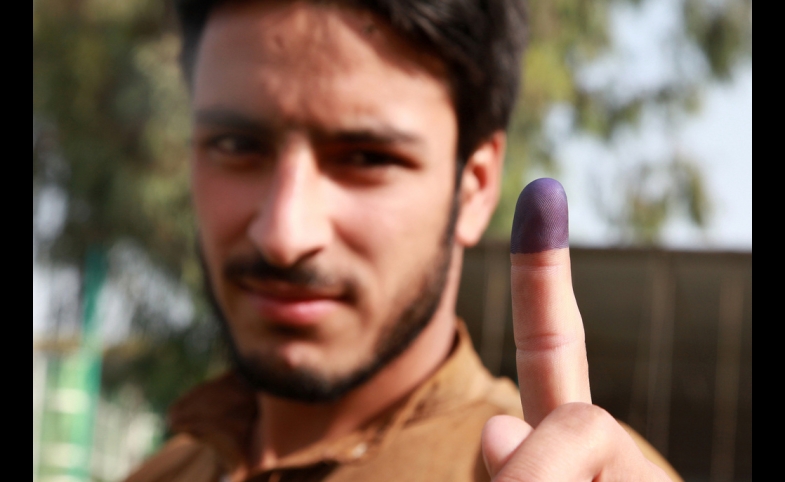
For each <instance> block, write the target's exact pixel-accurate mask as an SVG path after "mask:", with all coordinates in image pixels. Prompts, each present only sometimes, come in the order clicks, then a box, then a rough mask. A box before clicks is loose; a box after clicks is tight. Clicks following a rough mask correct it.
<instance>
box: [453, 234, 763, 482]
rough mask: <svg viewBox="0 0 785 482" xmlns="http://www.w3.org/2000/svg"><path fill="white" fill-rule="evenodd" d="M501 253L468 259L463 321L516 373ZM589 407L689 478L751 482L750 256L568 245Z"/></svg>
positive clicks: (496, 368)
mask: <svg viewBox="0 0 785 482" xmlns="http://www.w3.org/2000/svg"><path fill="white" fill-rule="evenodd" d="M508 252H509V251H508V247H507V245H506V244H503V243H484V244H482V245H481V246H479V247H477V248H474V249H472V250H469V251H468V252H467V253H466V258H465V264H464V270H463V271H464V274H463V279H462V283H461V292H460V295H459V298H458V300H459V301H458V314H459V315H460V316H461V317H463V318H464V319H465V320H466V322H467V324H468V326H469V331H470V332H471V334H472V339H473V340H474V342H475V345H476V347H477V350H478V351H479V353H480V355H481V357H482V359H483V361H484V363H485V364H486V366H487V367H488V368H489V369H490V370H491V371H492V372H493V373H496V374H501V375H505V376H508V377H510V378H512V379H513V380H514V379H515V377H516V371H515V347H514V344H513V337H512V317H511V311H510V282H509V255H508ZM571 255H572V271H573V284H574V288H575V295H576V297H577V299H578V305H579V306H580V309H581V314H582V316H583V321H584V325H585V327H586V342H587V347H588V356H589V367H590V377H591V383H592V395H593V398H594V402H595V403H596V404H598V405H600V406H602V407H604V408H606V409H607V410H608V411H609V412H611V413H612V414H613V415H614V416H615V417H617V418H618V419H620V420H623V421H626V422H627V423H629V424H630V425H631V426H632V427H633V428H635V429H636V430H638V431H639V432H640V433H641V434H643V435H644V436H646V438H647V439H648V440H649V441H650V442H652V444H653V445H654V446H655V447H657V449H659V450H660V451H661V452H662V453H663V454H664V455H665V456H666V457H667V458H668V459H669V460H670V461H671V463H672V464H673V465H674V467H675V468H676V469H677V470H678V471H679V472H680V473H681V474H682V475H683V476H684V477H685V479H686V480H688V481H717V482H721V481H743V480H751V479H752V254H751V253H728V252H689V251H682V252H675V251H662V250H641V249H581V248H573V249H572V251H571Z"/></svg>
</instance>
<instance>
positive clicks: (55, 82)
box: [33, 0, 198, 282]
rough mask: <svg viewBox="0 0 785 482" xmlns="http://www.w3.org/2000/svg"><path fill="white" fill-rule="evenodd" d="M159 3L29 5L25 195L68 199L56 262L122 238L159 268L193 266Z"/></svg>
mask: <svg viewBox="0 0 785 482" xmlns="http://www.w3.org/2000/svg"><path fill="white" fill-rule="evenodd" d="M163 6H164V4H163V3H161V2H158V1H154V0H133V1H131V0H128V1H123V2H116V1H112V0H89V1H87V0H85V1H71V2H62V1H57V0H38V1H36V2H35V3H34V4H33V123H34V142H33V186H34V195H35V193H36V187H37V186H38V187H40V186H42V185H44V184H47V183H54V184H59V185H60V186H61V187H62V188H64V189H65V190H66V192H67V193H68V197H69V209H68V213H67V219H66V222H65V227H64V231H63V233H62V235H61V236H59V238H58V239H57V242H56V244H55V246H54V247H53V250H52V251H51V253H49V254H51V256H53V258H54V260H55V261H63V262H77V263H79V260H80V259H81V258H82V256H83V253H85V252H86V250H87V247H88V246H90V245H105V246H110V245H112V244H113V243H114V242H116V241H117V240H118V239H123V238H131V239H134V240H136V241H137V242H138V243H140V244H141V245H143V246H145V247H146V248H147V250H148V252H149V253H150V255H151V256H153V257H154V259H156V261H157V262H159V263H161V265H162V266H165V267H166V269H168V270H170V271H172V272H175V273H187V272H190V271H194V270H193V269H189V266H188V265H189V264H193V261H192V258H193V256H192V247H193V244H194V243H193V219H192V215H191V211H190V207H189V195H188V182H187V177H188V176H187V169H186V165H185V159H186V154H187V151H186V148H187V146H186V136H187V133H188V111H187V97H186V93H185V89H184V88H183V87H182V85H181V82H180V76H179V73H178V71H177V67H176V62H175V60H176V56H177V54H178V50H179V46H178V40H177V38H176V35H175V33H174V32H172V31H171V29H170V28H167V22H166V21H165V18H166V17H165V15H164V14H165V13H166V12H165V11H164V9H163ZM36 123H38V131H39V135H38V136H37V138H36ZM36 141H37V142H36ZM63 161H64V163H65V166H61V168H60V169H59V170H60V171H61V172H60V173H59V174H58V175H55V176H44V175H43V174H44V173H45V172H46V171H51V170H53V169H55V168H56V167H57V166H56V165H57V164H58V162H60V163H62V162H63ZM189 281H192V282H197V281H198V280H189Z"/></svg>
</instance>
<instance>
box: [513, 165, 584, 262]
mask: <svg viewBox="0 0 785 482" xmlns="http://www.w3.org/2000/svg"><path fill="white" fill-rule="evenodd" d="M569 229H570V228H569V215H568V210H567V195H566V194H565V193H564V188H563V187H562V185H561V183H560V182H559V181H557V180H555V179H549V178H542V179H537V180H536V181H532V182H530V183H529V185H528V186H526V187H525V188H523V191H521V195H520V196H518V203H517V204H516V205H515V217H514V218H513V221H512V234H511V236H510V253H512V254H517V253H523V254H525V253H539V252H541V251H547V250H549V249H559V248H566V247H567V246H569V241H570V239H569V238H570V230H569Z"/></svg>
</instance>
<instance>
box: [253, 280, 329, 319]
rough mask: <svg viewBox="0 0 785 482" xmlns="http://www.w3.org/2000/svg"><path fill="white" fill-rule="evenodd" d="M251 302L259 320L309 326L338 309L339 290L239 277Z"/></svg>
mask: <svg viewBox="0 0 785 482" xmlns="http://www.w3.org/2000/svg"><path fill="white" fill-rule="evenodd" d="M238 284H239V286H240V287H241V288H242V290H243V291H244V292H245V293H246V295H247V296H248V298H249V301H250V302H251V305H252V306H253V308H254V309H255V311H256V312H257V315H259V316H260V317H261V318H262V319H264V320H265V321H269V322H272V323H275V324H281V325H289V326H309V325H315V324H318V323H319V322H320V321H322V320H324V319H325V318H326V317H327V316H328V315H330V314H331V313H332V312H334V311H335V310H336V309H338V308H339V306H340V304H342V302H343V301H344V299H343V296H342V294H343V293H342V291H341V290H338V289H331V288H320V289H311V288H304V287H302V286H297V285H293V284H290V283H284V282H277V281H258V280H255V279H243V280H239V282H238Z"/></svg>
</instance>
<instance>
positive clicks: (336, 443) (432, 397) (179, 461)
mask: <svg viewBox="0 0 785 482" xmlns="http://www.w3.org/2000/svg"><path fill="white" fill-rule="evenodd" d="M500 414H508V415H515V416H519V417H520V416H521V404H520V398H519V394H518V389H517V387H516V386H515V385H514V384H513V383H512V382H511V381H510V380H508V379H497V378H493V377H492V376H491V375H490V373H488V371H487V370H486V369H485V368H484V367H483V366H482V363H481V362H480V359H479V357H478V356H477V354H476V352H475V351H474V348H473V347H472V343H471V340H470V339H469V335H468V333H467V332H466V329H465V327H464V326H463V325H462V324H461V326H460V327H459V329H458V335H457V340H456V346H455V348H454V349H453V351H452V353H451V354H450V356H449V358H448V359H447V360H446V361H445V363H444V364H443V365H442V366H441V368H439V370H438V371H437V372H436V373H435V374H434V375H433V376H432V377H431V378H429V379H428V380H427V381H426V382H425V383H423V384H422V385H421V386H420V387H419V388H417V390H415V391H414V392H413V393H412V394H410V395H409V396H408V397H407V398H406V399H405V400H404V401H403V402H402V403H401V404H398V405H397V407H396V408H395V409H393V410H391V411H390V412H389V413H385V414H382V415H380V416H379V417H377V418H376V419H375V420H373V421H372V422H371V423H369V424H368V425H367V426H365V427H363V428H361V429H359V430H357V431H355V432H353V433H350V434H348V435H346V436H344V437H341V438H339V439H336V440H330V441H324V442H319V443H316V444H314V445H312V446H309V447H306V448H304V449H302V450H300V451H298V452H295V453H293V454H291V455H289V456H287V457H284V458H282V459H281V460H279V461H278V463H277V465H276V466H274V467H272V468H270V469H269V470H265V471H263V472H262V471H253V470H251V469H250V468H249V467H248V463H247V458H246V454H247V451H248V450H247V447H248V443H249V441H250V435H251V429H252V427H253V421H254V418H255V417H256V403H255V399H254V394H253V392H252V391H251V390H250V388H248V387H247V386H246V385H245V384H244V382H243V381H242V380H241V379H239V377H237V376H236V375H232V374H228V375H224V376H223V377H221V378H218V379H216V380H214V381H211V382H208V383H206V384H204V385H201V386H199V387H197V388H196V389H195V390H194V391H192V392H191V393H189V394H188V395H186V396H185V397H183V398H182V399H181V400H180V401H179V402H177V403H176V404H175V405H174V407H173V408H172V410H171V412H170V426H171V429H172V431H173V432H174V433H175V434H176V435H175V436H174V437H173V438H172V439H171V440H170V441H169V442H168V443H167V444H166V445H165V446H164V448H163V449H162V450H161V451H160V452H158V454H156V455H155V456H153V457H152V458H151V459H150V460H148V461H147V462H146V463H145V464H144V465H143V466H142V467H141V468H139V469H138V470H137V471H136V472H135V473H134V474H132V475H131V476H130V477H129V479H128V480H127V482H164V481H166V482H214V481H215V482H224V481H226V482H245V481H248V482H251V481H252V482H267V481H270V482H293V481H330V482H349V481H353V482H355V481H375V482H386V481H404V480H405V481H454V482H469V481H486V480H489V477H488V473H487V471H486V469H485V465H484V463H483V460H482V455H481V452H480V433H481V432H482V428H483V426H484V425H485V422H486V421H487V420H488V419H489V418H490V417H492V416H494V415H500ZM631 433H632V435H633V438H635V440H636V442H638V445H639V446H640V447H641V449H642V450H643V452H644V454H645V455H646V456H647V457H648V458H649V459H650V460H652V461H653V462H655V463H656V464H657V465H659V466H660V467H662V468H664V469H665V470H666V472H668V473H669V474H670V475H671V476H672V477H673V478H674V480H681V479H679V478H678V475H676V473H675V472H674V471H673V469H672V468H671V467H670V465H668V463H667V462H666V461H665V460H664V459H663V458H662V457H661V456H660V455H659V454H658V453H657V452H656V451H655V450H654V449H653V448H652V447H651V446H650V445H649V444H648V443H647V442H646V441H645V440H643V439H642V438H641V437H640V436H639V435H638V434H636V433H634V432H631Z"/></svg>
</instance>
